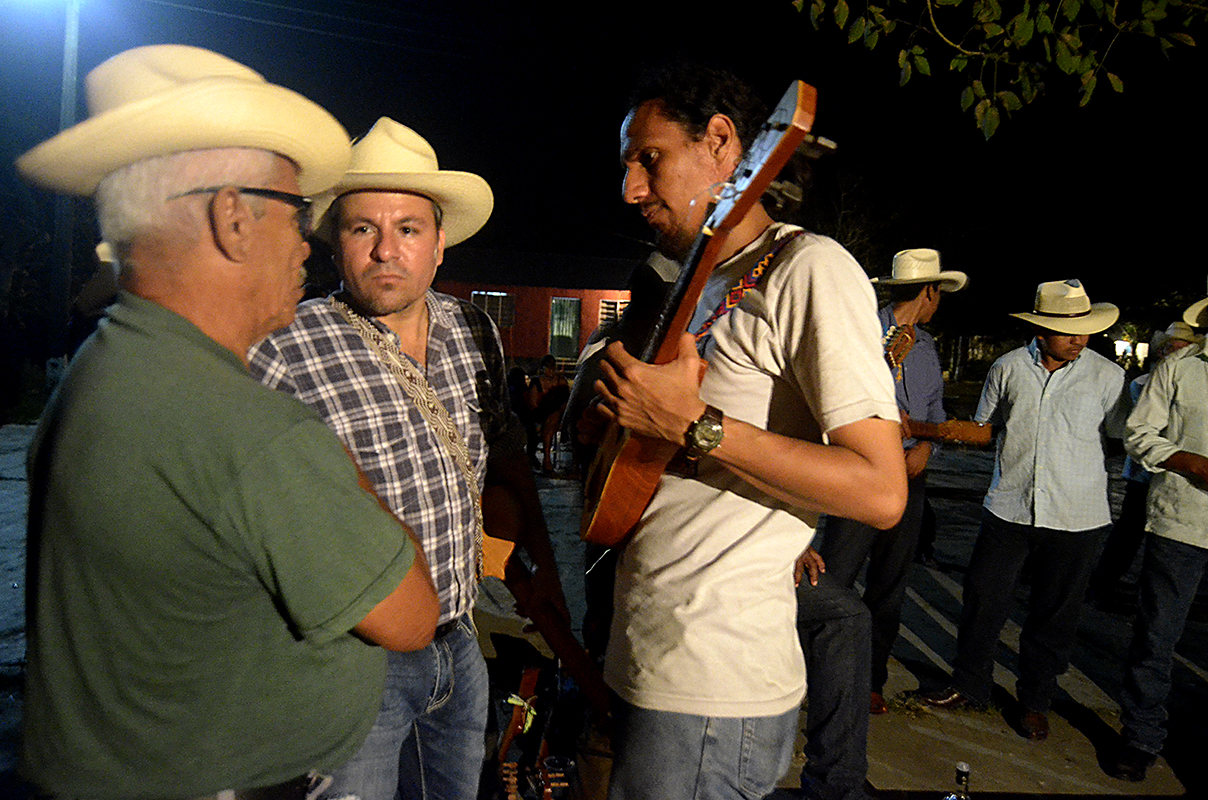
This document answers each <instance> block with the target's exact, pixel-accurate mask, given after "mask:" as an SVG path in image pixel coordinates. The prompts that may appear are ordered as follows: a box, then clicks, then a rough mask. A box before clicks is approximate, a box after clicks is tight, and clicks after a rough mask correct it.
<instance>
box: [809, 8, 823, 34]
mask: <svg viewBox="0 0 1208 800" xmlns="http://www.w3.org/2000/svg"><path fill="white" fill-rule="evenodd" d="M821 19H822V9H821V8H820V7H819V6H810V24H811V25H813V26H814V30H819V22H820V21H821Z"/></svg>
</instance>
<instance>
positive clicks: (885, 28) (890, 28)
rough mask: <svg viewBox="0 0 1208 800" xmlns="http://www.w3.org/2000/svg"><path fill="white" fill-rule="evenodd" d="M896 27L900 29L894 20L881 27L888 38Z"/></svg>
mask: <svg viewBox="0 0 1208 800" xmlns="http://www.w3.org/2000/svg"><path fill="white" fill-rule="evenodd" d="M896 27H898V23H896V22H894V21H893V20H887V21H886V22H885V24H884V25H882V26H881V29H882V30H883V31H885V35H886V36H888V35H889V34H891V33H893V29H894V28H896Z"/></svg>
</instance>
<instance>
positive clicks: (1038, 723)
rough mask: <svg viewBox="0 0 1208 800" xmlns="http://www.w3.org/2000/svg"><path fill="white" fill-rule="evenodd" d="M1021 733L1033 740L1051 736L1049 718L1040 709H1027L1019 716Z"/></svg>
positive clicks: (1037, 740) (1036, 740)
mask: <svg viewBox="0 0 1208 800" xmlns="http://www.w3.org/2000/svg"><path fill="white" fill-rule="evenodd" d="M1019 735H1020V736H1022V737H1023V738H1025V739H1031V740H1032V741H1033V742H1043V741H1044V740H1045V739H1047V738H1049V718H1048V717H1047V716H1045V715H1044V714H1042V713H1040V712H1039V711H1025V712H1023V714H1021V715H1020V717H1019Z"/></svg>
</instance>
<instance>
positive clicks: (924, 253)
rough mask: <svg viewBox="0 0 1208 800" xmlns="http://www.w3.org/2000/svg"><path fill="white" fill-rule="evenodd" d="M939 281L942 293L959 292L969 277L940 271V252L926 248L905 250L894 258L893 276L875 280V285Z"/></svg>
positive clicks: (961, 273)
mask: <svg viewBox="0 0 1208 800" xmlns="http://www.w3.org/2000/svg"><path fill="white" fill-rule="evenodd" d="M936 281H939V284H940V291H941V292H959V291H960V290H961V289H964V288H965V284H966V283H968V282H969V276H968V275H966V274H965V273H963V272H957V271H956V270H954V269H950V270H945V271H943V272H941V271H940V254H939V251H938V250H929V249H927V248H925V247H920V248H915V249H914V250H903V251H901V252H900V253H898V254H897V255H895V256H894V257H893V275H892V276H891V277H888V278H873V279H872V282H873V283H879V284H880V285H882V286H900V285H902V284H905V283H934V282H936Z"/></svg>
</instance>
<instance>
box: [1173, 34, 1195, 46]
mask: <svg viewBox="0 0 1208 800" xmlns="http://www.w3.org/2000/svg"><path fill="white" fill-rule="evenodd" d="M1170 38H1171V39H1174V40H1175V41H1176V42H1179V43H1181V44H1185V45H1187V46H1188V47H1195V39H1192V38H1191V36H1190V34H1186V33H1172V34H1170Z"/></svg>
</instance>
